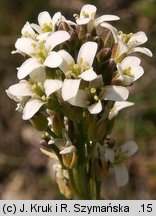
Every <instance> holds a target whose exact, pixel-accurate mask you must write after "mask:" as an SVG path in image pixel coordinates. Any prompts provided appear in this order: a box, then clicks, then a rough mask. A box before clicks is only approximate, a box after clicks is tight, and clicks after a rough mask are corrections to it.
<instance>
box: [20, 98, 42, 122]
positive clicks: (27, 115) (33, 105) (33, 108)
mask: <svg viewBox="0 0 156 216" xmlns="http://www.w3.org/2000/svg"><path fill="white" fill-rule="evenodd" d="M43 104H45V103H44V102H43V101H41V100H38V99H35V98H31V99H30V100H28V101H27V103H26V105H25V107H24V109H23V116H22V118H23V120H28V119H31V118H32V117H33V116H34V115H35V114H36V113H37V112H38V111H39V109H40V108H41V107H42V106H43Z"/></svg>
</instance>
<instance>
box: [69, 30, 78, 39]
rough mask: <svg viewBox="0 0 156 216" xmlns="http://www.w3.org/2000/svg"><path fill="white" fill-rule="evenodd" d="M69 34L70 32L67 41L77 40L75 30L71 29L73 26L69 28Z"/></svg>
mask: <svg viewBox="0 0 156 216" xmlns="http://www.w3.org/2000/svg"><path fill="white" fill-rule="evenodd" d="M69 34H70V39H69V41H70V42H72V41H73V42H74V41H76V40H77V37H78V36H77V33H76V31H75V30H74V29H73V28H71V29H70V30H69Z"/></svg>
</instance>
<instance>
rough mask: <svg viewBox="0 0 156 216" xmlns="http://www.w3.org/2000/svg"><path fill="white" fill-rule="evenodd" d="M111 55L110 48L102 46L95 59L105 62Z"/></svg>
mask: <svg viewBox="0 0 156 216" xmlns="http://www.w3.org/2000/svg"><path fill="white" fill-rule="evenodd" d="M110 57H111V49H110V48H102V49H101V50H100V51H99V52H98V54H97V59H98V61H99V62H105V61H107V60H108V59H110Z"/></svg>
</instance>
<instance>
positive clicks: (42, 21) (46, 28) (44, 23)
mask: <svg viewBox="0 0 156 216" xmlns="http://www.w3.org/2000/svg"><path fill="white" fill-rule="evenodd" d="M61 21H63V22H66V23H67V24H68V25H76V24H75V23H74V22H72V21H70V20H66V18H65V17H64V16H62V14H61V13H60V12H57V13H55V14H54V16H53V17H52V18H51V16H50V14H49V13H48V12H47V11H43V12H41V13H39V15H38V23H39V25H37V24H34V23H32V24H31V26H32V27H33V28H34V29H35V30H36V31H37V32H38V33H39V34H40V35H39V37H38V38H41V37H44V36H48V35H49V33H52V32H55V31H56V30H57V27H58V25H59V23H60V22H61Z"/></svg>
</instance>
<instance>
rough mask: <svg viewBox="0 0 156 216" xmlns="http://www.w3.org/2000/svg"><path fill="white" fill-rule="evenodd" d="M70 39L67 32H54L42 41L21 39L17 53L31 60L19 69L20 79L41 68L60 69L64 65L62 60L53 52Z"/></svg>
mask: <svg viewBox="0 0 156 216" xmlns="http://www.w3.org/2000/svg"><path fill="white" fill-rule="evenodd" d="M69 38H70V35H69V34H68V33H67V32H65V31H57V32H54V33H52V34H51V35H50V36H49V37H47V39H46V40H40V41H35V40H33V39H31V38H19V39H18V40H17V41H16V43H15V47H16V49H17V51H18V52H21V53H24V54H26V55H28V56H30V57H31V58H29V59H27V60H26V61H25V62H24V63H23V64H22V65H21V67H19V68H18V74H17V76H18V78H19V79H23V78H25V77H26V76H27V75H29V74H30V73H31V72H32V71H34V70H36V69H38V68H40V67H45V66H47V67H50V68H56V67H58V66H59V65H60V64H61V63H62V58H61V57H60V55H58V53H57V52H55V51H52V50H53V49H54V48H55V47H56V46H57V45H59V44H61V43H63V42H65V41H67V40H68V39H69Z"/></svg>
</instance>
